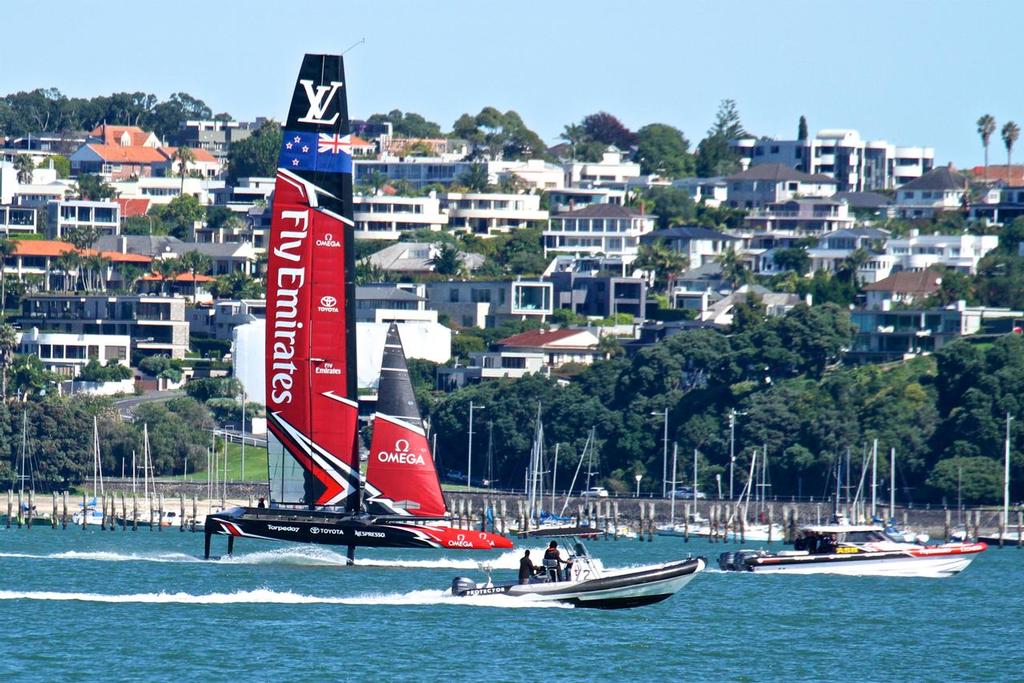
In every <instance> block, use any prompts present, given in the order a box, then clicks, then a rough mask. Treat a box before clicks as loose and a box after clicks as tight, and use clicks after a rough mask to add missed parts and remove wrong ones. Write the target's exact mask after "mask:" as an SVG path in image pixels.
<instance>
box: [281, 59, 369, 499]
mask: <svg viewBox="0 0 1024 683" xmlns="http://www.w3.org/2000/svg"><path fill="white" fill-rule="evenodd" d="M348 126H349V121H348V105H347V101H346V96H345V75H344V65H343V62H342V58H341V57H340V56H333V55H306V56H305V57H304V58H303V60H302V68H301V69H300V71H299V77H298V79H297V80H296V83H295V90H294V92H293V94H292V101H291V107H290V109H289V112H288V120H287V123H286V124H285V126H284V130H283V131H282V133H283V139H282V143H281V152H280V156H279V158H278V170H277V180H276V183H275V186H274V198H273V214H272V216H271V234H270V240H269V244H268V253H269V261H268V266H267V340H266V355H267V360H266V372H267V377H266V385H267V397H266V404H267V415H268V428H269V432H270V433H269V435H268V455H269V476H270V498H271V504H272V505H275V506H285V507H299V506H302V507H310V508H314V507H332V508H341V509H346V510H354V509H357V508H358V505H359V460H358V449H357V436H358V431H357V419H358V406H357V403H356V400H357V390H356V371H355V370H356V369H355V358H356V355H355V306H354V304H355V280H354V271H355V261H354V258H353V239H354V235H353V225H354V224H353V222H352V155H351V137H350V135H349V134H348ZM350 304H351V305H350Z"/></svg>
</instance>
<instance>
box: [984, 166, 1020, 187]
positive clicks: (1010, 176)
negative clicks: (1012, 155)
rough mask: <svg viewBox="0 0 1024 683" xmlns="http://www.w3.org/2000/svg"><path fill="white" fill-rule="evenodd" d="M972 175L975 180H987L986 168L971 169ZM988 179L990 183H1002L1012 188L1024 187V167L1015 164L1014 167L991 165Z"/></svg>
mask: <svg viewBox="0 0 1024 683" xmlns="http://www.w3.org/2000/svg"><path fill="white" fill-rule="evenodd" d="M971 173H972V174H974V179H975V180H985V178H986V175H985V167H984V166H975V167H974V168H972V169H971ZM987 178H988V182H990V183H995V182H999V181H1002V182H1004V183H1006V184H1007V185H1010V186H1012V187H1019V186H1021V185H1024V166H1021V165H1019V164H1014V165H1013V166H1007V165H1006V164H989V165H988V176H987Z"/></svg>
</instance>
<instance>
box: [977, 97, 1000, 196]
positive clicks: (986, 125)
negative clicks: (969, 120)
mask: <svg viewBox="0 0 1024 683" xmlns="http://www.w3.org/2000/svg"><path fill="white" fill-rule="evenodd" d="M994 132H996V120H995V117H993V116H992V115H991V114H983V115H982V116H980V117H979V118H978V135H980V136H981V146H982V147H983V148H984V149H985V182H988V143H989V140H991V139H992V133H994Z"/></svg>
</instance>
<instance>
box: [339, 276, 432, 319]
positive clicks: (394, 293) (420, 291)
mask: <svg viewBox="0 0 1024 683" xmlns="http://www.w3.org/2000/svg"><path fill="white" fill-rule="evenodd" d="M426 295H427V288H426V285H423V284H412V283H400V284H379V285H362V286H359V287H356V322H361V323H362V322H372V323H385V322H396V323H406V322H431V323H436V322H437V311H435V310H432V309H429V310H428V309H427V296H426Z"/></svg>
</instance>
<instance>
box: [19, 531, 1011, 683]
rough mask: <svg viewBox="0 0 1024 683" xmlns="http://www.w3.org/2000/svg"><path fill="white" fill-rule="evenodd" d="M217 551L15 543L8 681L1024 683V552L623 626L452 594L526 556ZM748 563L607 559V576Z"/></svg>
mask: <svg viewBox="0 0 1024 683" xmlns="http://www.w3.org/2000/svg"><path fill="white" fill-rule="evenodd" d="M202 542H203V538H202V535H201V534H188V533H186V534H182V533H179V532H177V531H164V532H148V531H139V532H135V533H133V532H130V531H129V532H121V531H117V532H109V531H108V532H100V531H98V530H92V529H90V530H89V531H86V532H83V531H81V530H71V529H68V530H67V531H52V530H50V529H45V528H44V529H34V530H32V531H31V532H29V531H27V530H24V529H23V530H16V529H11V530H4V529H0V623H2V624H3V625H4V626H3V630H4V637H3V638H2V639H0V679H2V680H27V679H30V678H31V679H37V680H39V679H45V680H61V679H71V678H74V679H81V678H86V677H91V676H94V675H95V674H97V673H100V672H105V674H106V677H108V678H113V679H115V680H123V679H135V680H138V679H161V680H165V679H169V678H171V677H174V678H182V679H186V680H187V679H190V678H191V679H193V680H199V677H202V680H204V681H216V680H238V679H243V680H253V679H255V680H295V679H303V680H309V679H314V678H327V679H329V680H337V679H342V678H345V677H354V678H355V679H357V680H369V679H379V678H386V679H396V680H406V679H413V680H439V679H441V678H442V677H443V678H445V679H449V680H450V679H455V680H487V681H522V680H525V679H539V678H550V677H557V678H558V679H582V680H599V679H600V680H614V679H624V680H654V679H657V680H712V679H715V680H748V681H761V680H765V681H767V680H773V681H774V680H830V679H838V678H851V677H856V678H857V679H858V680H864V681H905V680H915V681H948V680H992V681H1002V680H1014V679H1017V680H1020V678H1021V670H1022V667H1021V665H1022V659H1021V655H1020V642H1021V637H1022V635H1024V626H1022V625H1021V624H1022V617H1024V599H1022V597H1021V596H1022V595H1024V572H1022V568H1024V551H1018V550H1016V549H1012V548H1007V549H1004V550H1002V551H1000V550H998V549H994V548H993V549H990V550H989V551H988V552H986V553H983V554H982V555H981V556H980V557H979V558H978V559H977V560H975V561H974V563H973V564H972V565H971V566H970V568H968V569H967V571H966V572H964V573H962V574H960V575H959V576H956V577H953V578H950V579H899V578H869V577H862V578H858V577H839V576H804V577H800V576H765V575H752V574H735V573H728V574H727V573H721V572H717V571H713V570H709V571H706V572H705V573H704V574H702V575H700V576H698V577H697V578H696V579H694V580H693V582H692V583H690V584H689V586H687V587H685V588H684V589H683V590H682V591H681V592H680V593H679V594H678V595H676V596H675V597H673V598H672V599H670V600H668V601H666V602H662V603H660V604H657V605H652V606H649V607H643V608H639V609H635V610H622V611H613V612H603V611H599V610H581V609H572V608H567V607H557V606H547V607H538V606H529V607H524V606H522V604H521V603H517V602H515V601H514V600H513V599H510V598H506V597H503V596H487V597H481V598H473V599H468V600H467V599H456V598H452V597H450V596H446V595H445V593H446V592H447V587H448V586H449V585H450V583H451V579H452V577H453V576H455V575H465V576H469V577H471V578H474V579H480V578H481V573H480V572H479V571H478V570H477V568H476V566H477V562H478V561H483V560H485V559H486V561H488V562H491V563H492V564H494V565H495V567H496V568H505V571H496V572H495V578H498V577H499V576H501V575H502V574H506V575H511V574H512V571H513V569H514V568H515V567H517V566H518V557H519V555H520V553H521V550H516V551H512V552H501V553H499V552H495V553H469V552H463V553H458V552H442V551H416V550H402V551H383V550H377V551H374V550H369V549H360V555H359V557H360V559H359V564H358V566H356V567H352V568H349V567H345V566H344V564H345V560H344V556H343V554H341V553H338V552H335V551H333V550H331V549H329V548H325V547H292V546H285V545H281V544H272V543H269V542H268V543H260V542H257V541H248V542H247V541H244V540H243V541H239V542H238V544H237V545H236V556H235V557H234V558H225V559H221V560H218V561H212V562H204V561H202V560H201V559H199V555H200V553H201V551H202ZM214 542H215V548H216V549H218V550H219V551H221V552H223V549H224V546H225V539H224V538H223V537H219V538H215V539H214ZM525 547H536V548H537V549H538V551H539V550H540V548H541V543H539V542H536V541H534V542H530V543H528V544H527V545H526V546H525ZM735 547H736V546H732V545H729V546H721V545H710V544H707V543H703V542H691V543H689V544H684V543H683V542H682V539H664V538H662V539H655V542H654V543H646V542H645V543H639V542H637V541H618V542H593V543H591V544H590V549H591V552H592V553H593V554H594V555H596V556H598V557H599V558H601V560H602V561H603V562H604V564H605V566H607V567H623V566H629V565H637V564H645V563H650V562H658V561H663V560H667V559H672V558H676V557H679V556H685V555H686V554H687V553H689V552H692V553H694V554H703V555H705V556H707V557H708V558H709V559H713V558H715V557H717V554H718V552H720V551H721V550H722V549H723V548H729V549H731V548H735ZM531 554H536V553H531ZM712 564H713V562H712ZM613 677H614V678H613Z"/></svg>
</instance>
